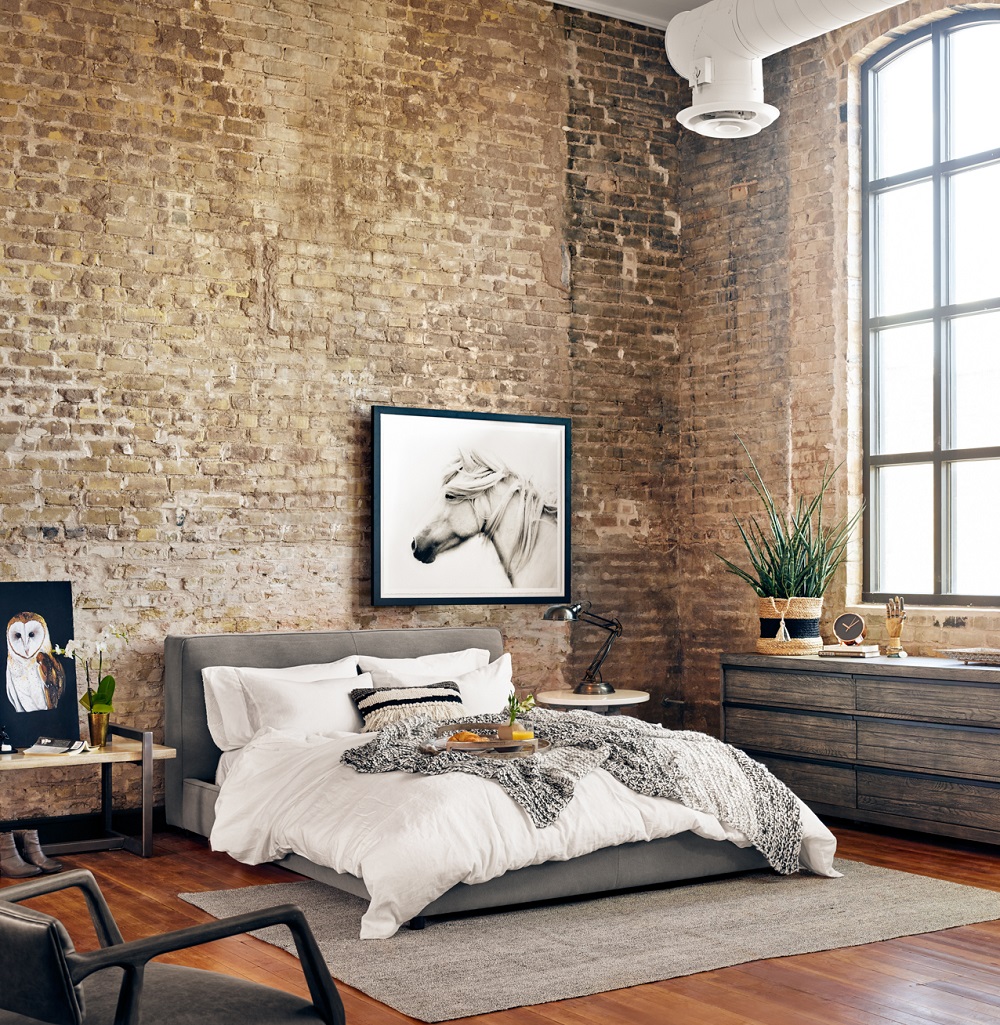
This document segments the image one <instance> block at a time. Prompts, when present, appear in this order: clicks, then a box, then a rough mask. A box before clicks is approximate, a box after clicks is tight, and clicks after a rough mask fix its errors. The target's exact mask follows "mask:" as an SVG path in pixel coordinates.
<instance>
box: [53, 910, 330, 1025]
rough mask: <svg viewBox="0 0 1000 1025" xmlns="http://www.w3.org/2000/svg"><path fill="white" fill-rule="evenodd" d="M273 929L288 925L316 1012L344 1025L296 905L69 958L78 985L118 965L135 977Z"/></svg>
mask: <svg viewBox="0 0 1000 1025" xmlns="http://www.w3.org/2000/svg"><path fill="white" fill-rule="evenodd" d="M271 925H287V926H288V928H289V930H290V931H291V933H292V937H293V938H294V940H295V949H296V951H297V952H298V956H299V961H300V962H301V964H302V973H303V975H304V976H305V979H306V983H307V984H308V986H309V995H310V997H311V998H312V1002H313V1004H314V1005H315V1007H316V1010H317V1011H318V1012H319V1013H320V1016H321V1017H322V1018H323V1020H324V1021H325V1022H326V1023H327V1025H344V1006H343V1004H342V1003H341V1000H340V994H339V993H338V992H337V987H336V986H335V985H334V982H333V979H332V978H331V977H330V970H329V969H328V968H327V966H326V962H325V961H324V960H323V955H322V954H321V953H320V950H319V946H318V945H317V943H316V939H315V937H314V936H313V934H312V930H311V929H310V928H309V923H308V922H307V921H306V917H305V915H304V914H303V913H302V910H301V908H299V907H297V906H296V905H295V904H282V905H280V906H278V907H273V908H266V909H264V910H261V911H250V912H248V913H247V914H244V915H234V916H233V917H231V918H223V919H220V920H218V921H215V922H204V923H202V924H200V925H192V926H189V927H188V928H186V929H177V930H175V931H173V932H167V933H162V934H161V935H159V936H147V937H145V938H143V939H139V940H130V941H129V942H128V943H120V944H117V945H115V946H114V947H105V948H103V949H101V950H94V951H90V952H87V953H82V954H81V953H75V954H70V955H69V956H68V958H67V961H68V962H69V964H70V971H71V974H72V977H73V982H74V983H78V982H80V981H81V980H82V979H84V978H86V977H87V976H88V975H90V974H92V973H93V972H96V971H100V970H101V969H102V968H108V967H110V966H112V965H116V966H119V967H122V968H125V969H126V970H127V974H128V973H129V972H132V973H135V972H136V971H138V972H140V973H141V970H142V968H143V967H144V966H145V965H146V963H147V962H148V961H150V960H152V958H154V957H157V956H158V955H160V954H168V953H170V952H171V951H175V950H185V949H187V948H188V947H195V946H198V945H200V944H202V943H211V942H212V941H213V940H220V939H224V938H225V937H227V936H238V935H241V934H242V933H247V932H251V931H252V930H254V929H264V928H266V927H267V926H271ZM136 996H138V994H137V995H136Z"/></svg>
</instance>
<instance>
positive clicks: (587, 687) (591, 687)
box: [573, 680, 615, 694]
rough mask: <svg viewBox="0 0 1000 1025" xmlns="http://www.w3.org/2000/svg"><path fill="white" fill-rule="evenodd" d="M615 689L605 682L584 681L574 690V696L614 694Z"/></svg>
mask: <svg viewBox="0 0 1000 1025" xmlns="http://www.w3.org/2000/svg"><path fill="white" fill-rule="evenodd" d="M614 692H615V689H614V687H612V686H611V684H610V683H605V682H604V681H603V680H591V681H587V680H584V681H583V683H579V684H577V685H576V687H575V688H574V689H573V693H574V694H614Z"/></svg>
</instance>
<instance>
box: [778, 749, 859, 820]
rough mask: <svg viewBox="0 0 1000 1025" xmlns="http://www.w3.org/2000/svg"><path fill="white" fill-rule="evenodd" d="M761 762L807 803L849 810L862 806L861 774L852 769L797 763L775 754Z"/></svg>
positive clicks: (812, 763)
mask: <svg viewBox="0 0 1000 1025" xmlns="http://www.w3.org/2000/svg"><path fill="white" fill-rule="evenodd" d="M759 761H761V762H763V764H764V765H766V766H767V767H768V768H769V769H770V770H771V772H773V773H774V774H775V776H777V777H778V779H780V780H781V782H782V783H784V784H785V786H787V787H788V788H789V789H790V790H791V791H792V792H793V793H795V794H797V795H798V796H799V797H801V798H802V800H803V801H805V803H806V804H823V805H828V806H829V805H833V806H835V807H837V808H847V809H853V808H856V807H857V806H858V805H857V801H858V783H857V774H856V773H855V771H854V769H853V768H852V767H850V766H847V765H824V764H822V763H817V762H797V761H794V760H793V759H790V758H774V757H772V756H771V755H764V756H763V757H761V758H760V759H759Z"/></svg>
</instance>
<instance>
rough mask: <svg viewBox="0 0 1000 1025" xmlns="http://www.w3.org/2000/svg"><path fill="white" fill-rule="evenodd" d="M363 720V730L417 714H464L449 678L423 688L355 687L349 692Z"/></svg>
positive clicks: (456, 716) (445, 716) (440, 716)
mask: <svg viewBox="0 0 1000 1025" xmlns="http://www.w3.org/2000/svg"><path fill="white" fill-rule="evenodd" d="M351 700H352V701H353V702H354V704H355V705H357V708H358V711H359V712H360V713H361V718H362V719H364V721H365V728H364V731H363V732H365V733H374V732H375V731H376V730H380V729H382V728H383V727H384V726H388V725H389V724H390V723H394V722H402V721H403V720H404V719H412V718H414V717H415V716H418V715H426V716H429V717H430V718H431V719H460V718H461V717H462V716H463V715H465V707H464V706H463V704H462V695H461V694H460V693H459V689H458V684H457V683H453V682H452V681H450V680H446V681H442V682H441V683H434V684H429V685H427V686H423V687H358V688H357V689H356V690H352V691H351Z"/></svg>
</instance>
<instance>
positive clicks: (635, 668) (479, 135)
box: [0, 0, 1000, 820]
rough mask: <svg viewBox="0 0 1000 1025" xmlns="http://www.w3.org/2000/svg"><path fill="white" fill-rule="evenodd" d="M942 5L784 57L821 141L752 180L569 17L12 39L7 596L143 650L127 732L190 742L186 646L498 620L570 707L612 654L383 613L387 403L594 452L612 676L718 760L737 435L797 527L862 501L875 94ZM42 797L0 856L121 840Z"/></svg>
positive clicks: (624, 43)
mask: <svg viewBox="0 0 1000 1025" xmlns="http://www.w3.org/2000/svg"><path fill="white" fill-rule="evenodd" d="M939 7H940V5H939V4H933V3H924V4H920V3H911V4H906V5H903V6H902V7H900V8H894V9H893V10H892V11H889V12H885V13H884V14H882V15H880V16H879V17H878V18H876V19H872V20H871V21H870V22H865V23H861V24H860V25H854V26H850V27H849V29H846V30H844V31H843V32H841V33H834V34H831V35H830V36H827V37H823V39H821V40H817V41H814V42H812V43H807V44H804V45H803V46H800V47H797V48H795V49H794V50H792V51H789V52H788V53H784V54H780V55H778V56H776V57H774V58H772V59H770V60H769V61H767V62H766V64H765V81H766V88H767V93H768V97H767V98H768V100H769V102H772V103H774V104H775V105H777V106H778V107H779V108H780V109H781V111H782V114H781V117H780V118H779V120H778V121H777V122H776V124H775V125H774V126H772V128H770V129H768V130H765V132H763V133H761V134H760V135H759V136H757V137H755V138H753V139H750V140H745V141H741V142H723V141H711V140H706V139H702V138H700V137H697V136H694V135H691V134H690V133H684V134H683V135H679V134H678V128H677V126H676V123H675V121H674V120H673V118H674V115H675V113H676V111H677V110H678V109H679V108H680V107H681V106H684V105H686V104H687V103H688V102H689V100H688V96H689V93H688V90H687V88H686V85H685V84H684V83H682V82H680V81H679V80H678V79H677V77H676V76H675V75H674V73H673V72H672V70H671V69H670V67H669V65H668V63H667V61H666V57H665V54H664V52H663V44H662V33H660V32H653V31H646V30H643V29H640V28H637V27H635V26H631V25H626V24H623V23H620V22H617V21H614V20H612V19H607V18H602V17H598V16H595V15H588V14H583V13H580V12H576V11H569V10H567V9H564V8H559V7H551V6H549V5H547V4H544V3H539V2H535V0H513V2H510V3H507V4H503V5H501V6H499V7H498V6H497V5H495V4H493V5H491V4H487V3H484V2H481V0H471V2H464V0H463V2H462V3H458V2H456V0H410V2H408V3H404V2H400V0H388V2H382V3H378V4H374V5H373V4H367V3H361V2H359V0H339V2H336V3H334V2H328V0H316V2H310V3H299V2H297V0H261V2H260V3H252V4H239V3H228V2H221V0H220V2H215V0H204V2H201V3H198V4H190V3H180V2H176V0H174V2H157V3H153V4H150V3H141V4H140V3H135V2H129V0H124V2H122V3H119V4H115V5H107V4H103V3H99V2H98V0H76V2H72V3H62V2H58V0H55V2H40V0H9V2H7V3H4V4H2V5H0V27H2V29H3V32H2V35H0V133H2V135H3V137H4V138H3V146H2V147H0V212H2V216H0V371H2V380H3V390H2V399H0V437H2V446H3V453H4V457H3V462H2V464H0V467H2V475H0V536H2V550H0V574H2V577H3V579H6V580H37V579H50V580H71V581H72V582H73V586H74V593H75V595H76V613H75V615H76V632H77V634H78V636H81V637H84V636H88V635H92V634H93V633H96V632H97V631H98V630H99V629H100V628H101V627H102V626H103V625H104V624H105V623H107V622H109V621H110V622H118V623H128V624H129V625H130V626H131V627H132V629H133V637H134V641H133V644H132V646H131V647H130V649H129V650H128V652H127V653H125V654H124V655H122V656H121V657H120V659H119V661H118V664H116V666H115V670H116V674H117V675H118V677H119V681H120V686H119V692H118V702H117V708H118V711H117V713H116V716H117V717H118V718H119V719H120V720H121V721H123V722H125V723H127V724H129V725H133V726H143V727H146V726H149V727H152V728H154V729H155V730H157V731H159V730H161V729H162V720H163V702H162V693H161V690H162V643H163V637H164V635H165V634H167V633H170V632H173V633H185V632H188V633H190V632H214V631H247V630H260V629H268V630H270V629H312V628H349V627H350V628H358V627H361V628H364V627H376V626H380V627H399V626H430V625H440V624H457V625H464V624H482V623H489V624H492V625H496V626H499V627H500V628H501V630H502V631H503V633H504V635H505V638H506V642H507V646H508V648H509V650H510V651H511V652H512V653H513V656H514V664H515V670H516V676H517V681H518V683H519V684H520V685H521V687H522V688H525V689H531V690H536V689H540V688H550V687H552V686H570V685H572V683H573V682H574V680H575V679H576V678H577V677H578V676H579V674H580V672H581V671H582V669H583V667H584V666H585V665H586V664H587V662H588V661H589V660H590V658H591V656H592V654H593V652H594V651H595V650H596V648H597V646H598V645H599V644H600V643H601V641H602V640H603V635H602V634H601V633H600V632H599V631H595V630H592V629H588V628H586V627H583V626H577V627H572V628H570V627H565V626H557V625H555V624H549V623H544V622H542V620H541V618H540V614H541V608H540V607H537V606H521V605H517V606H493V607H483V606H454V607H423V606H421V607H415V608H378V609H376V608H374V607H373V606H372V605H371V603H370V575H371V573H370V569H371V568H370V559H369V554H368V553H369V549H370V543H371V479H370V457H371V452H370V444H371V443H370V426H369V424H370V407H371V406H372V405H373V404H387V405H398V406H423V407H428V408H443V409H466V410H482V411H492V412H504V413H522V414H547V415H559V416H570V417H572V419H573V425H574V453H573V508H574V516H573V524H572V529H573V574H574V592H575V595H576V596H577V597H579V598H587V599H589V600H591V601H592V602H593V604H594V607H595V609H596V610H597V611H599V612H602V613H603V614H606V615H617V616H619V617H620V618H621V619H622V621H623V622H624V624H625V634H624V636H623V637H622V639H621V641H620V642H619V644H618V646H617V647H616V649H615V651H614V652H613V653H612V656H611V659H610V660H609V662H608V664H607V673H606V675H607V677H608V678H609V679H611V680H612V681H613V682H614V683H615V684H617V685H619V686H629V687H637V688H641V689H644V690H648V691H650V693H651V695H652V700H651V701H650V703H649V705H648V706H643V708H642V710H641V714H643V715H645V716H647V717H648V718H651V719H654V720H657V721H661V720H662V721H665V722H668V723H673V724H680V723H683V724H684V725H686V726H689V727H695V728H708V729H715V728H716V727H717V723H718V655H719V653H720V651H722V650H724V649H746V648H748V647H750V646H752V644H753V635H754V625H755V624H754V619H753V615H754V612H753V603H752V600H751V597H752V596H751V595H750V594H749V593H748V589H747V588H746V587H745V585H742V584H741V583H740V582H739V581H738V580H736V579H735V578H734V577H731V576H729V575H727V574H726V573H725V572H723V570H722V566H721V563H719V561H718V560H717V558H716V556H715V553H716V552H717V551H722V552H724V553H726V554H729V555H730V556H735V555H737V554H738V551H739V545H738V537H737V535H736V533H735V530H734V527H733V523H732V515H733V513H737V514H741V515H742V514H746V513H747V512H748V511H750V510H751V509H752V508H753V502H752V496H751V494H750V492H749V489H748V486H747V485H746V484H745V482H744V481H743V480H742V470H743V467H744V463H743V460H742V459H741V457H740V450H739V448H738V445H737V443H736V440H735V437H736V435H739V436H740V437H741V438H743V439H744V440H745V441H746V442H747V444H748V446H749V447H750V449H751V451H753V452H754V453H755V455H756V457H757V458H758V461H759V463H760V466H761V469H762V472H763V473H764V475H765V477H766V478H767V479H768V480H769V481H770V482H771V483H772V484H773V486H774V487H775V489H776V490H777V491H778V492H779V493H784V492H788V491H789V490H790V489H791V488H792V487H793V486H794V487H795V488H799V487H800V486H801V487H809V486H811V485H813V484H815V482H816V481H817V480H818V479H819V475H820V473H821V472H822V468H823V466H824V464H825V463H826V462H827V461H828V460H833V461H835V462H837V461H840V460H842V459H848V460H849V462H848V465H847V466H846V467H845V471H844V472H843V473H842V476H841V477H839V478H838V485H837V493H836V496H835V500H834V507H835V509H836V510H838V511H839V510H842V509H846V508H849V506H850V502H851V501H852V499H851V498H850V496H851V495H852V494H855V495H856V494H857V488H858V473H859V468H858V466H857V465H856V451H857V444H856V443H857V439H858V430H859V415H858V413H857V409H858V407H859V401H858V387H859V376H860V375H859V371H858V366H859V363H858V350H857V345H858V337H857V330H856V327H852V324H853V323H854V320H853V319H852V318H855V317H856V313H857V309H856V305H857V294H858V281H857V266H856V258H857V242H856V221H857V209H858V203H857V196H856V193H855V192H853V191H852V184H851V181H852V180H851V167H852V160H856V143H857V139H856V111H855V105H856V87H855V86H856V64H857V61H858V57H857V55H858V54H860V53H861V51H862V50H864V49H865V48H868V49H869V50H870V49H871V48H872V47H874V46H877V45H878V42H879V40H880V39H883V38H885V37H886V36H887V34H889V33H891V32H893V31H895V30H897V29H898V28H899V26H901V25H903V24H905V23H906V22H907V21H909V20H913V19H919V18H926V17H931V16H934V15H935V14H936V13H938V8H939ZM844 112H846V114H845V113H844ZM850 460H855V462H851V461H850ZM858 558H859V554H858V552H857V551H855V552H853V553H852V559H853V561H852V566H851V567H850V568H849V569H848V572H847V573H845V574H844V575H843V578H842V579H840V580H839V581H838V582H837V584H836V586H835V587H834V588H833V590H832V592H831V595H830V601H829V602H828V605H829V606H830V607H831V612H835V611H836V609H837V606H838V605H841V604H843V603H844V602H846V601H847V600H848V599H850V598H851V597H852V591H851V588H852V587H856V584H857V578H858V570H857V561H858ZM913 626H914V630H913V640H914V643H915V645H916V646H917V647H919V646H921V645H923V646H925V647H931V648H932V647H933V646H934V645H938V644H942V643H960V642H964V643H968V644H972V643H987V642H992V643H994V644H996V643H998V642H1000V637H998V636H997V630H998V624H997V621H996V619H995V617H991V616H989V615H988V614H987V613H979V614H976V615H970V616H964V615H962V616H948V615H946V614H941V615H938V614H935V613H927V614H926V615H924V616H920V615H917V616H916V617H915V621H914V624H913ZM664 700H667V701H668V702H669V701H670V700H675V701H683V702H684V715H683V718H681V716H680V715H679V714H678V713H677V711H676V708H677V707H678V706H677V705H670V706H669V707H665V706H664V704H663V702H664ZM7 775H8V776H10V775H13V774H7ZM17 775H18V777H19V778H18V779H17V780H16V781H11V780H9V779H5V780H4V789H3V791H2V793H0V820H6V819H12V818H17V817H23V816H28V815H37V814H42V813H52V812H83V811H87V810H91V809H93V808H94V807H96V804H97V787H96V785H94V783H93V782H88V781H86V780H83V779H81V778H80V777H79V776H77V774H76V773H75V772H66V771H59V772H42V771H38V772H37V773H33V774H31V775H32V776H33V777H34V778H33V779H31V780H28V779H25V778H21V774H17ZM117 787H118V789H119V790H120V791H121V792H120V793H119V795H118V797H119V800H120V801H122V803H124V804H132V805H134V804H136V803H137V787H138V779H137V778H134V776H133V775H130V774H129V773H128V772H127V770H126V771H124V772H122V773H121V778H120V779H119V782H118V783H117Z"/></svg>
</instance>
